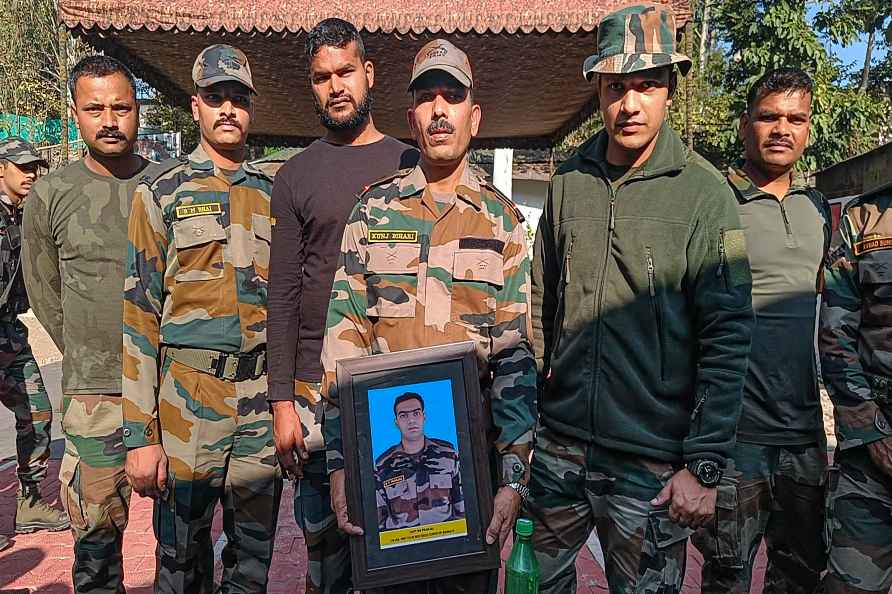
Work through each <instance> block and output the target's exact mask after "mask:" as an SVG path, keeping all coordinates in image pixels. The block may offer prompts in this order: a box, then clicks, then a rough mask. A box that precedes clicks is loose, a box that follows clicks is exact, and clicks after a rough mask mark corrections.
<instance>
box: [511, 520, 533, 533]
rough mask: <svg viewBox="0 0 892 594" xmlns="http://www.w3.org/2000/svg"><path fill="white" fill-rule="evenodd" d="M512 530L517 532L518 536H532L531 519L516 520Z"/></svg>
mask: <svg viewBox="0 0 892 594" xmlns="http://www.w3.org/2000/svg"><path fill="white" fill-rule="evenodd" d="M514 531H515V532H517V535H518V536H532V535H533V521H532V520H527V519H524V518H521V519H519V520H517V524H516V525H515V527H514Z"/></svg>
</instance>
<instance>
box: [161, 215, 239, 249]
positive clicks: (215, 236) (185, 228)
mask: <svg viewBox="0 0 892 594" xmlns="http://www.w3.org/2000/svg"><path fill="white" fill-rule="evenodd" d="M173 238H174V244H175V245H176V247H177V249H182V248H188V247H192V246H194V245H201V244H203V243H208V242H210V241H225V240H226V229H224V228H223V225H222V224H221V223H220V221H218V220H217V216H216V215H200V216H197V217H190V218H188V219H183V220H182V221H174V222H173Z"/></svg>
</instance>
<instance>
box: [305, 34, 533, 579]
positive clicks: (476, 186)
mask: <svg viewBox="0 0 892 594" xmlns="http://www.w3.org/2000/svg"><path fill="white" fill-rule="evenodd" d="M472 80H473V79H472V76H471V67H470V64H469V63H468V59H467V56H466V55H465V54H464V52H462V51H461V50H459V49H458V48H456V47H455V46H454V45H452V44H451V43H449V42H447V41H442V40H434V41H431V42H430V43H428V44H427V45H425V46H424V47H423V48H422V49H421V50H420V51H419V52H418V54H417V56H416V58H415V64H414V69H413V75H412V81H411V84H410V87H409V88H410V91H411V93H412V108H411V109H410V112H409V121H410V124H411V128H412V134H413V137H414V138H415V140H416V141H417V143H418V145H419V147H420V151H421V163H420V164H419V165H418V166H417V167H415V168H414V169H407V170H402V171H399V172H397V173H395V174H394V175H392V176H390V177H389V178H385V179H383V180H381V181H379V182H377V183H374V184H372V185H371V186H370V187H369V188H368V190H366V191H365V192H364V193H363V194H362V196H361V197H360V201H359V203H358V204H357V205H356V207H355V208H354V209H353V212H352V214H351V215H350V218H349V219H348V223H347V228H346V229H345V231H344V237H343V242H342V246H341V255H340V256H339V259H338V270H337V272H336V274H335V280H334V287H333V289H332V291H333V296H332V300H331V303H330V305H329V309H328V318H327V324H326V326H327V327H326V334H325V340H324V346H323V349H322V364H323V367H324V372H325V375H324V380H323V388H322V393H323V396H324V397H325V398H326V399H327V404H326V410H325V420H324V424H323V431H324V434H325V442H326V448H327V451H328V467H329V472H330V473H331V483H332V503H333V507H334V510H335V513H336V515H337V516H338V524H339V525H340V526H341V528H342V529H343V530H345V531H346V532H348V533H349V534H361V533H362V530H361V529H360V528H359V527H357V526H354V525H353V524H351V523H350V522H349V520H348V518H347V513H346V500H345V492H344V474H343V473H344V471H343V455H342V445H341V423H340V418H339V414H338V393H337V384H336V377H335V366H336V362H337V361H338V360H339V359H346V358H351V357H358V356H364V355H371V354H374V353H383V352H396V351H402V350H406V349H412V348H417V347H424V346H433V345H439V344H447V343H454V342H459V341H465V340H471V341H473V342H474V343H475V344H476V353H477V359H478V364H479V369H480V381H481V386H482V390H483V394H484V397H485V398H486V401H487V403H488V404H489V406H490V407H491V411H492V424H493V426H494V435H495V444H494V451H493V454H494V455H497V456H498V458H500V460H499V461H498V463H497V464H496V465H495V467H496V468H497V469H499V470H500V471H501V472H500V473H499V474H500V476H499V477H498V479H497V481H496V483H497V484H498V485H499V489H498V492H497V494H496V497H495V502H494V511H493V521H492V523H491V524H490V526H489V528H488V529H487V531H486V540H487V542H489V543H493V542H495V541H497V540H499V539H500V538H504V537H505V536H507V534H508V532H509V531H510V530H511V528H512V526H513V523H514V518H515V516H516V513H517V510H518V508H519V506H520V502H521V498H522V494H525V492H526V487H525V482H526V478H527V472H528V470H527V467H528V462H527V460H528V459H529V453H530V447H531V445H532V434H533V424H534V420H535V368H534V362H533V356H532V350H531V349H532V345H531V343H530V331H531V330H530V325H529V270H530V268H529V257H528V255H527V248H526V242H525V236H524V228H523V225H522V224H521V222H522V221H523V217H522V216H521V215H520V213H519V212H518V210H517V208H516V207H515V206H514V204H513V203H512V202H511V201H510V200H509V199H508V198H506V197H504V196H503V195H502V194H500V193H499V192H498V191H497V190H496V189H494V188H493V187H492V186H491V185H489V184H487V183H486V182H485V181H483V180H482V179H480V178H479V177H478V176H477V175H476V174H475V173H474V172H473V171H472V170H471V169H470V168H469V167H468V165H467V161H466V156H467V150H468V146H469V144H470V140H471V137H472V136H474V135H475V134H476V133H477V130H478V127H479V124H480V108H479V106H477V105H476V104H474V103H473V98H472V85H473V82H472ZM347 480H358V478H357V477H347ZM479 536H481V537H482V536H483V535H482V534H481V535H479ZM495 582H496V580H495V579H494V576H493V575H491V573H490V572H483V573H476V574H468V575H462V576H455V577H449V578H443V579H440V580H434V581H430V582H420V583H413V584H408V585H401V586H396V587H394V588H392V589H384V590H382V591H386V592H389V591H392V592H400V593H403V592H408V593H414V592H473V593H475V594H480V593H483V592H487V591H489V590H490V589H491V588H492V589H494V588H495V586H496V584H495ZM493 591H494V590H493Z"/></svg>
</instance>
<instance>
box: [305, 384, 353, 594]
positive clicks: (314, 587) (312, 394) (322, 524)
mask: <svg viewBox="0 0 892 594" xmlns="http://www.w3.org/2000/svg"><path fill="white" fill-rule="evenodd" d="M320 388H321V385H320V383H319V382H303V381H295V382H294V393H295V403H296V409H297V412H298V416H299V417H300V422H301V427H302V428H303V435H304V445H306V447H307V449H308V450H309V451H310V452H311V454H310V459H309V460H308V461H307V462H306V463H305V464H304V466H303V473H304V475H303V478H301V479H299V480H297V481H296V482H295V485H294V522H295V523H296V524H297V525H298V526H299V527H300V529H301V530H303V533H304V541H305V542H306V543H307V577H306V592H307V594H346V593H347V592H352V591H353V590H352V588H351V587H350V584H351V581H352V578H351V573H350V541H349V540H348V539H347V535H345V534H344V533H343V532H341V531H340V530H339V529H338V521H337V518H336V517H335V514H334V511H332V509H331V487H330V483H329V481H328V471H327V470H326V467H325V444H324V443H323V440H322V428H321V422H322V396H321V394H320V393H319V390H320Z"/></svg>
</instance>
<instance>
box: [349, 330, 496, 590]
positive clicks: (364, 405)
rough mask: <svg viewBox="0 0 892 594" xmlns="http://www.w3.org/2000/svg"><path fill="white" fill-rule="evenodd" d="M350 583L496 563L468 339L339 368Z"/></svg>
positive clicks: (480, 407) (362, 585)
mask: <svg viewBox="0 0 892 594" xmlns="http://www.w3.org/2000/svg"><path fill="white" fill-rule="evenodd" d="M337 381H338V394H339V396H340V404H341V423H342V427H343V446H344V458H345V460H344V463H345V469H346V473H347V477H348V478H347V507H348V512H349V514H350V518H351V519H352V521H353V522H354V523H356V524H358V525H360V526H362V528H363V530H364V531H365V534H364V535H363V536H359V537H351V539H350V552H351V554H352V558H353V559H352V562H353V587H354V588H357V589H366V588H374V587H380V586H390V585H394V584H400V583H406V582H413V581H418V580H427V579H434V578H440V577H445V576H449V575H456V574H463V573H471V572H475V571H483V570H487V569H497V568H498V567H499V549H498V545H487V544H486V540H485V535H486V528H487V526H489V522H490V519H491V516H492V500H493V493H492V477H491V475H490V464H489V453H490V452H489V444H488V442H487V437H486V434H487V430H488V422H487V421H486V417H485V416H484V411H485V407H484V404H483V398H482V396H481V393H480V380H479V376H478V375H477V359H476V355H475V353H474V343H473V342H461V343H455V344H448V345H442V346H436V347H428V348H421V349H413V350H409V351H401V352H398V353H386V354H381V355H373V356H369V357H361V358H357V359H346V360H342V361H338V363H337Z"/></svg>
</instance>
